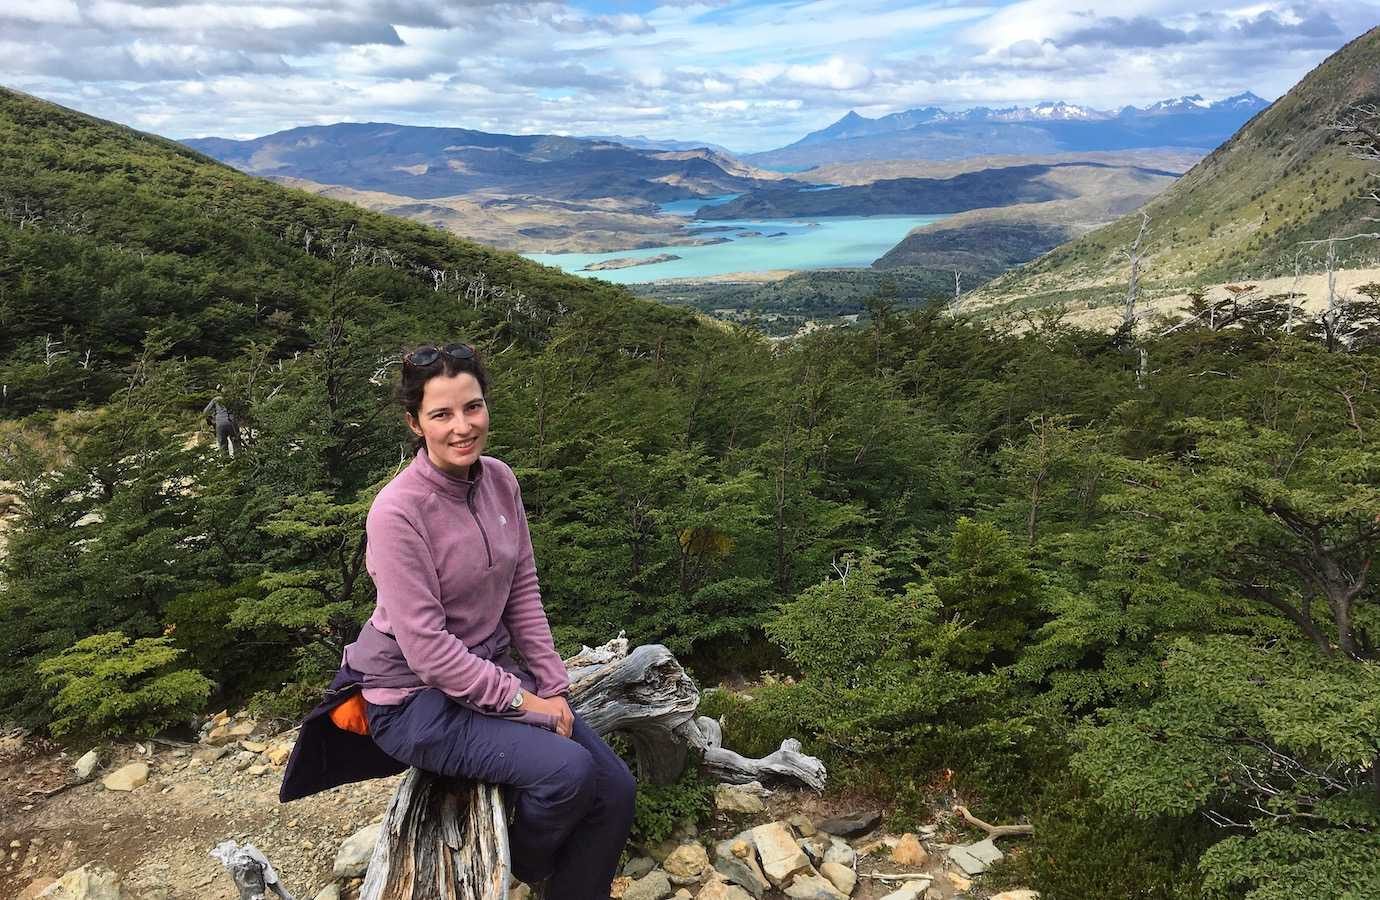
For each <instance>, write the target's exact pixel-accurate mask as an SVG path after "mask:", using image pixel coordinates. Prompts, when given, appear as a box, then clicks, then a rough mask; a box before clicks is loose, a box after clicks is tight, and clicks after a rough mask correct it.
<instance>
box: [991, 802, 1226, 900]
mask: <svg viewBox="0 0 1380 900" xmlns="http://www.w3.org/2000/svg"><path fill="white" fill-rule="evenodd" d="M1061 792H1062V793H1063V796H1059V794H1060V793H1061ZM1084 794H1085V792H1084V791H1083V790H1082V789H1081V788H1074V789H1073V790H1072V791H1070V790H1069V787H1068V786H1066V785H1051V786H1049V787H1048V788H1047V790H1046V797H1048V798H1050V799H1048V800H1046V805H1044V806H1043V808H1041V809H1039V810H1036V811H1035V812H1034V814H1033V815H1032V816H1031V822H1032V824H1033V825H1034V826H1035V834H1034V836H1033V837H1032V838H1031V840H1030V841H1029V843H1028V845H1027V846H1025V847H1024V851H1023V852H1020V853H1016V854H1012V855H1011V856H1009V857H1008V858H1009V859H1010V860H1011V863H1010V865H1008V866H1005V867H1003V868H1004V871H1002V872H1000V873H994V874H997V875H999V876H1001V877H1002V878H1003V879H1004V880H1006V881H1009V882H1012V883H1014V882H1020V883H1022V884H1024V885H1026V886H1029V887H1031V888H1034V889H1035V890H1038V891H1039V892H1040V896H1041V897H1042V898H1044V900H1087V898H1090V897H1135V898H1138V900H1191V898H1197V897H1200V896H1202V892H1201V891H1202V885H1201V876H1200V874H1199V872H1198V870H1197V860H1198V855H1199V854H1200V853H1201V852H1202V850H1203V848H1204V847H1205V846H1206V845H1207V843H1208V841H1207V834H1206V832H1207V831H1208V829H1207V827H1206V825H1205V823H1201V822H1200V821H1194V820H1183V819H1171V818H1161V819H1154V820H1150V821H1146V820H1141V819H1135V818H1132V817H1130V816H1126V815H1124V814H1121V813H1117V812H1115V811H1112V810H1108V809H1105V808H1103V807H1101V806H1100V805H1098V804H1097V803H1095V802H1094V801H1092V800H1091V799H1088V798H1087V797H1086V796H1084Z"/></svg>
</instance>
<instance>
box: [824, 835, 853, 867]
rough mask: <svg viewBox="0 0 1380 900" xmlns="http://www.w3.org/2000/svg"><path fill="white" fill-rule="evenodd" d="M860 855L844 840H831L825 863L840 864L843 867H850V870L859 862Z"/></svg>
mask: <svg viewBox="0 0 1380 900" xmlns="http://www.w3.org/2000/svg"><path fill="white" fill-rule="evenodd" d="M857 858H858V854H857V851H855V850H854V849H853V847H852V846H851V845H850V844H849V843H848V842H847V841H845V840H843V839H842V838H831V839H830V841H829V849H828V850H825V851H824V861H825V862H826V863H838V864H839V865H841V866H848V867H849V868H850V869H851V868H852V867H853V863H854V862H855V861H856V860H857Z"/></svg>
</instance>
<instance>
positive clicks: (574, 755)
mask: <svg viewBox="0 0 1380 900" xmlns="http://www.w3.org/2000/svg"><path fill="white" fill-rule="evenodd" d="M566 743H567V744H568V746H566V747H563V748H562V749H561V753H560V754H559V756H558V757H557V758H556V759H555V760H553V763H554V764H553V765H552V767H551V769H550V771H549V772H548V773H547V775H546V777H545V778H543V779H542V783H541V785H540V786H539V787H538V792H539V793H540V794H541V796H542V799H543V801H545V802H546V803H547V804H549V805H552V806H562V807H564V806H570V807H577V808H581V809H583V808H586V807H588V806H589V804H590V803H592V802H593V800H594V796H595V774H596V772H595V769H596V767H595V764H594V758H593V757H592V756H590V754H589V751H588V750H586V749H585V748H584V747H581V746H580V745H579V744H576V743H574V742H573V741H569V742H566Z"/></svg>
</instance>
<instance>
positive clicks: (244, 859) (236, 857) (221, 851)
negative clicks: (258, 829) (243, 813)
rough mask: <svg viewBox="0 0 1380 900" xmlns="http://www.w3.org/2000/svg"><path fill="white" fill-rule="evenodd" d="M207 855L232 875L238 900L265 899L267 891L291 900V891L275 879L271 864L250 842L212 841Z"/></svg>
mask: <svg viewBox="0 0 1380 900" xmlns="http://www.w3.org/2000/svg"><path fill="white" fill-rule="evenodd" d="M211 856H213V857H215V858H216V859H218V860H220V864H221V865H223V866H225V870H226V871H227V872H229V873H230V877H231V878H232V879H234V882H235V889H236V890H238V891H239V892H240V900H267V897H268V894H269V891H272V892H273V893H275V894H277V895H278V896H279V898H281V900H293V897H292V894H290V893H288V890H287V888H285V887H283V883H282V882H281V881H279V880H278V873H277V872H275V871H274V870H273V864H272V863H270V862H269V861H268V857H266V856H264V855H263V854H262V853H260V852H259V848H258V847H255V846H254V845H253V844H245V845H244V846H243V847H241V846H240V845H239V844H237V843H235V842H234V841H224V842H222V843H220V844H217V845H216V849H214V850H212V851H211Z"/></svg>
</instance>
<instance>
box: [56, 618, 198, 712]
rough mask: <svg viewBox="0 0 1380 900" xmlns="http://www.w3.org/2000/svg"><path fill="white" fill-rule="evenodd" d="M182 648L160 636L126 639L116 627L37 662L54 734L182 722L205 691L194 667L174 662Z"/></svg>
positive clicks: (192, 710) (84, 639)
mask: <svg viewBox="0 0 1380 900" xmlns="http://www.w3.org/2000/svg"><path fill="white" fill-rule="evenodd" d="M182 653H183V651H181V650H179V649H177V648H176V647H174V646H172V641H171V640H170V639H169V638H166V637H157V638H138V639H137V640H134V641H131V640H130V639H129V638H127V637H125V635H124V634H123V633H121V632H118V631H108V632H105V633H103V634H95V635H92V636H91V637H88V638H83V639H82V640H80V641H77V642H76V643H75V644H73V645H72V646H71V647H69V648H67V649H66V650H64V651H62V652H61V653H59V654H58V655H57V656H55V657H52V658H51V659H48V660H45V661H44V662H42V663H41V664H39V667H38V672H39V675H40V676H41V677H42V678H43V681H44V683H45V684H46V685H47V686H48V688H49V689H50V690H55V691H56V694H55V696H54V697H53V698H52V700H51V701H50V704H49V705H50V707H51V709H52V712H53V716H54V719H53V723H52V726H51V728H52V731H53V733H54V734H56V735H64V734H83V735H93V736H94V735H104V736H116V735H124V734H136V735H144V736H148V735H153V734H157V733H158V732H159V731H162V730H163V729H165V728H168V727H170V726H172V725H178V724H185V723H186V722H187V720H188V719H189V718H190V717H191V716H192V715H194V714H195V713H196V712H197V711H198V710H200V709H201V706H202V704H203V703H204V702H205V701H206V698H207V696H209V695H210V693H211V682H210V681H209V680H208V679H207V678H206V677H205V676H204V675H202V674H201V673H200V672H198V671H196V670H195V669H179V668H176V666H175V664H176V662H177V660H178V657H180V656H181V655H182Z"/></svg>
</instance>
